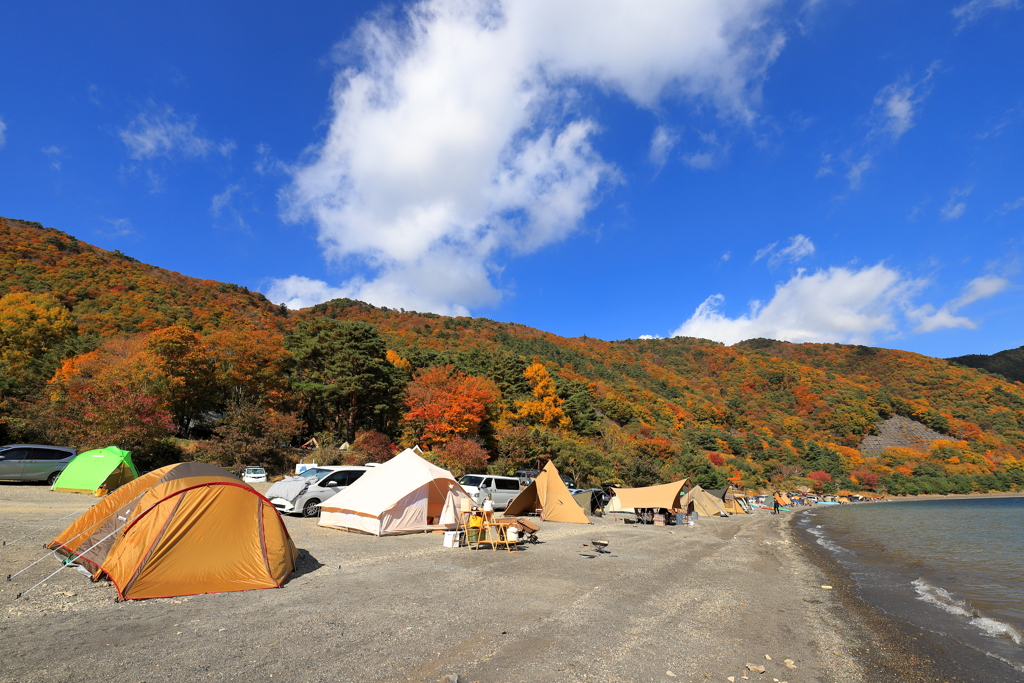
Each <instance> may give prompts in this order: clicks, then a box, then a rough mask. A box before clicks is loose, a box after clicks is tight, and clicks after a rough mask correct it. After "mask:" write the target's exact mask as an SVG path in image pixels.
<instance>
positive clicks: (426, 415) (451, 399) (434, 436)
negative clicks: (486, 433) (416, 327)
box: [403, 365, 501, 447]
mask: <svg viewBox="0 0 1024 683" xmlns="http://www.w3.org/2000/svg"><path fill="white" fill-rule="evenodd" d="M406 392H407V397H406V399H405V404H406V405H407V406H408V407H409V412H408V413H406V414H405V417H404V418H403V419H404V420H405V421H406V422H407V423H409V424H410V426H412V427H413V430H414V432H415V435H416V440H417V441H419V442H420V443H423V444H425V445H427V446H430V447H434V446H435V445H440V444H444V443H447V442H448V441H449V440H451V439H452V438H453V437H456V436H476V435H477V434H479V433H480V425H481V423H482V422H483V421H484V419H486V417H487V409H488V408H489V407H490V406H491V405H492V404H493V403H495V402H496V401H497V400H498V399H499V398H501V393H500V392H499V391H498V387H497V386H495V384H494V382H492V381H491V380H489V379H486V378H484V377H473V376H471V375H467V374H466V373H464V372H460V371H459V370H456V369H455V368H454V367H453V366H451V365H445V366H443V367H432V368H427V369H426V370H422V371H420V372H418V373H416V376H415V378H414V379H413V380H412V382H410V383H409V386H408V387H407V389H406Z"/></svg>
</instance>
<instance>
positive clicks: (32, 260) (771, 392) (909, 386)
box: [0, 218, 1024, 492]
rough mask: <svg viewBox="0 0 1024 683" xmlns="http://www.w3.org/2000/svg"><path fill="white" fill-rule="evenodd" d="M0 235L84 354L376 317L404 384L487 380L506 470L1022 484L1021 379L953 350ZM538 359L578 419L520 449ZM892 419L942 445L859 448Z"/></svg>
mask: <svg viewBox="0 0 1024 683" xmlns="http://www.w3.org/2000/svg"><path fill="white" fill-rule="evenodd" d="M0 240H2V241H3V244H4V245H5V247H4V249H3V251H2V253H0V297H4V295H7V294H10V293H17V292H32V293H39V294H42V293H49V294H51V295H53V296H54V297H56V298H57V299H59V301H60V303H61V304H63V305H64V306H66V307H67V309H68V310H69V311H70V312H71V314H72V316H73V318H74V321H75V322H76V324H77V325H78V333H79V337H80V341H79V342H78V343H76V344H75V345H73V347H69V348H73V349H74V353H75V354H80V353H83V352H86V351H90V350H92V349H93V348H96V347H97V346H98V345H100V344H101V343H102V342H103V340H105V339H112V338H115V337H131V336H133V335H146V334H149V333H152V332H153V331H159V330H162V329H164V328H168V327H170V326H183V327H185V328H188V329H190V330H193V331H194V332H195V333H196V334H197V335H199V337H200V338H202V339H207V338H210V336H211V335H215V333H222V332H223V331H237V332H238V333H240V334H243V335H247V334H256V332H257V331H260V332H261V333H272V334H269V336H268V334H264V335H263V336H262V337H260V339H262V340H264V341H263V342H262V343H270V342H268V341H266V340H267V339H270V338H271V337H273V338H274V339H277V340H278V341H276V342H274V343H276V344H280V343H281V341H280V339H281V338H282V335H284V334H288V333H290V332H292V331H294V330H295V329H296V327H297V325H299V324H300V323H302V322H303V321H311V320H314V319H317V318H331V319H335V320H344V321H359V322H364V323H368V324H369V325H371V326H372V327H373V328H375V329H376V330H378V331H379V334H380V336H381V337H382V338H383V341H384V343H385V344H386V347H387V349H388V352H389V358H390V357H391V355H390V354H393V357H394V359H395V360H394V362H396V363H399V364H401V367H403V368H406V370H407V372H408V376H409V377H410V378H412V377H415V376H416V374H417V373H418V372H419V371H421V370H424V369H427V368H432V367H439V366H451V367H452V368H453V369H454V370H457V371H459V372H461V373H465V374H466V375H470V376H475V377H481V378H487V379H488V380H490V381H492V382H493V383H494V385H495V386H496V387H497V389H498V390H499V391H500V403H499V405H498V408H496V410H498V412H501V413H502V414H503V415H504V417H501V418H500V419H499V418H498V417H494V418H488V419H489V420H491V422H490V423H488V425H487V427H486V428H485V429H482V430H481V432H480V434H481V436H480V439H481V442H482V443H483V445H484V446H485V447H486V449H487V450H488V453H489V454H490V456H491V463H492V467H494V468H498V469H501V468H506V469H507V468H509V467H513V463H515V462H517V460H516V458H519V459H520V461H523V462H526V461H528V460H529V459H531V458H536V457H537V454H543V455H544V456H545V457H547V456H550V457H552V458H554V459H555V460H557V463H558V465H559V467H563V468H567V469H569V470H570V472H571V473H572V474H573V475H574V476H576V477H577V478H578V479H580V480H581V481H590V482H598V481H608V480H618V481H622V482H625V483H628V484H631V485H643V484H645V483H656V482H658V481H665V480H668V479H670V478H673V477H679V476H688V475H693V474H695V473H696V474H699V476H701V477H703V478H704V479H703V480H702V481H704V482H705V483H707V484H709V485H712V484H715V485H718V486H721V485H724V484H725V483H726V480H728V481H731V482H732V483H734V484H736V485H737V486H741V487H742V486H747V487H761V486H766V485H769V484H772V485H778V486H797V485H803V486H812V485H813V486H821V485H823V482H824V486H825V487H826V490H827V489H828V487H833V488H834V487H836V486H838V487H840V488H844V487H851V488H861V487H864V488H876V487H888V488H889V489H890V490H893V491H908V492H914V490H915V489H914V488H913V486H915V485H916V484H908V482H910V481H911V480H913V481H916V482H926V483H927V481H930V480H929V479H928V478H929V477H930V478H931V481H932V484H927V485H928V486H933V485H934V486H933V488H931V489H918V490H935V491H937V492H941V491H942V490H963V491H964V492H966V491H969V490H972V488H973V489H974V490H979V489H983V490H987V489H988V488H1000V487H1001V490H1005V489H1006V488H1007V487H1010V486H1016V485H1017V484H1016V483H1015V482H1016V479H1015V477H1016V478H1019V479H1020V484H1021V485H1022V486H1024V387H1022V386H1021V385H1019V384H1013V383H1011V382H1008V381H1005V380H1003V379H1001V378H999V377H995V376H993V375H990V374H986V373H985V372H981V371H979V370H976V369H973V368H970V367H964V365H963V364H958V362H959V360H958V359H957V363H951V362H947V361H945V360H943V359H939V358H930V357H927V356H922V355H920V354H915V353H910V352H906V351H898V350H890V349H879V348H873V347H866V346H856V345H843V344H792V343H788V342H779V341H774V340H769V339H751V340H746V341H744V342H741V343H738V344H735V345H733V346H731V347H728V346H724V345H723V344H720V343H718V342H714V341H709V340H705V339H695V338H688V337H675V338H670V339H651V340H640V339H629V340H622V341H602V340H598V339H593V338H588V337H577V338H564V337H559V336H557V335H554V334H551V333H548V332H544V331H541V330H537V329H533V328H529V327H526V326H524V325H519V324H515V323H500V322H495V321H493V320H488V319H485V318H469V317H447V316H441V315H436V314H432V313H416V312H412V311H403V310H394V309H389V308H386V307H375V306H372V305H369V304H366V303H363V302H359V301H352V300H348V299H339V300H334V301H329V302H326V303H323V304H319V305H317V306H313V307H311V308H308V309H303V310H301V311H288V310H287V309H285V308H284V307H282V306H276V305H274V304H273V303H271V302H270V301H268V300H267V299H266V297H264V296H263V295H262V294H259V293H258V292H251V291H249V290H247V289H245V288H243V287H239V286H237V285H232V284H227V283H219V282H215V281H211V280H200V279H196V278H190V277H187V276H184V275H181V274H178V273H174V272H172V271H167V270H164V269H161V268H158V267H156V266H150V265H146V264H142V263H139V262H138V261H137V260H135V259H133V258H131V257H130V256H126V255H124V254H121V253H119V252H117V251H114V252H109V251H106V250H103V249H99V248H97V247H94V246H91V245H88V244H86V243H84V242H81V241H80V240H77V239H76V238H74V237H72V236H71V235H68V234H67V233H64V232H62V231H59V230H55V229H53V228H44V227H43V226H41V225H40V224H38V223H33V222H29V221H19V220H14V219H3V218H0ZM0 301H2V299H0ZM0 315H2V310H0ZM274 335H276V336H274ZM1018 351H1019V350H1018ZM1004 353H1008V352H1004ZM281 354H283V355H282V357H284V356H287V351H285V350H281ZM996 355H997V356H998V355H999V354H996ZM531 363H534V364H536V363H539V364H541V365H543V366H544V368H546V371H547V373H549V374H550V376H551V379H552V380H553V382H554V390H555V391H556V392H557V395H556V396H555V397H553V398H552V400H553V405H554V404H557V405H558V406H560V407H561V409H562V410H563V411H564V413H565V416H566V417H567V418H569V420H568V422H567V424H569V425H570V426H569V427H567V428H562V427H559V428H557V429H556V428H553V427H550V428H549V427H540V426H532V427H530V428H529V429H528V430H527V431H528V433H529V434H530V435H531V436H530V438H529V440H528V442H526V441H522V440H520V441H518V442H517V441H516V440H515V439H514V438H512V437H513V436H516V434H515V433H513V432H515V430H514V429H513V428H512V427H509V423H510V421H511V422H515V420H516V419H518V418H515V417H514V411H515V406H516V405H517V402H521V401H523V400H525V399H528V398H529V397H530V396H531V393H530V392H531V389H530V386H529V385H528V384H527V382H526V381H525V379H524V374H523V373H524V370H525V369H526V368H527V366H528V365H530V364H531ZM282 367H286V365H285V366H282ZM282 372H287V370H282ZM51 374H52V370H51ZM2 399H3V396H0V427H2V422H3V419H4V416H3V412H2V411H3V402H2ZM282 400H284V399H282ZM396 400H398V401H399V402H400V401H401V400H402V399H401V397H397V398H396ZM282 405H283V404H282ZM893 416H902V417H904V418H907V419H908V420H913V421H914V422H915V423H917V424H920V425H924V426H926V427H928V428H929V429H931V430H934V431H935V432H937V433H939V434H941V435H942V436H943V437H944V439H943V440H940V441H933V442H931V443H930V444H929V443H928V442H927V441H922V442H921V443H920V444H918V445H917V446H916V447H913V448H911V447H890V448H882V452H881V453H871V452H867V450H861V449H860V448H859V447H860V446H861V444H862V442H863V440H864V438H865V437H866V436H870V435H872V434H875V433H877V431H878V428H877V425H878V424H879V423H880V422H881V421H883V420H885V419H888V418H891V417H893ZM12 424H13V423H12ZM395 430H396V431H394V432H393V433H391V434H389V437H390V438H392V439H394V440H396V441H398V440H399V439H400V438H412V437H407V436H402V434H401V433H399V431H400V425H399V426H398V427H395ZM502 430H504V431H502ZM310 435H311V434H310V433H307V434H305V435H304V436H305V437H308V436H310ZM894 443H895V442H894ZM868 450H871V449H868ZM524 453H528V454H529V455H524ZM947 480H948V481H947ZM943 482H946V483H943ZM949 482H953V483H952V484H950V483H949ZM943 486H946V487H947V488H946V489H943V488H942V487H943ZM950 486H952V488H948V487H950ZM715 487H716V486H711V488H715ZM935 487H937V488H935ZM965 487H966V488H965Z"/></svg>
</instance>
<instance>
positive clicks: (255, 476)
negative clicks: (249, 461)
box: [242, 467, 267, 484]
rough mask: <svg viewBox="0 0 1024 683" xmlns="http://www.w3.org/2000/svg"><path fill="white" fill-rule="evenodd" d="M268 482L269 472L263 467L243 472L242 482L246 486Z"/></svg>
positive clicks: (247, 468)
mask: <svg viewBox="0 0 1024 683" xmlns="http://www.w3.org/2000/svg"><path fill="white" fill-rule="evenodd" d="M266 480H267V471H266V470H265V469H263V468H262V467H246V468H245V471H244V472H242V481H244V482H245V483H246V484H259V483H260V482H264V481H266Z"/></svg>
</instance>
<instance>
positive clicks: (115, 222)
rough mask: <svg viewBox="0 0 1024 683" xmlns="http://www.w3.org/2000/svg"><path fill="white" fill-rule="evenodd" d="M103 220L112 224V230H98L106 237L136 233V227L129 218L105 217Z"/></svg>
mask: <svg viewBox="0 0 1024 683" xmlns="http://www.w3.org/2000/svg"><path fill="white" fill-rule="evenodd" d="M102 220H103V222H104V223H109V224H110V230H100V231H98V233H99V234H101V235H104V236H106V237H125V236H126V235H134V234H135V228H134V226H132V222H131V220H130V219H128V218H103V219H102Z"/></svg>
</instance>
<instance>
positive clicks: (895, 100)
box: [871, 62, 939, 140]
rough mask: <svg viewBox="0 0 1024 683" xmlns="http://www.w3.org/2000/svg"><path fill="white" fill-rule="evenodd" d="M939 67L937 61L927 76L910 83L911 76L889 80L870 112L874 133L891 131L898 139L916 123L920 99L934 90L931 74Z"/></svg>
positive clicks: (879, 92)
mask: <svg viewBox="0 0 1024 683" xmlns="http://www.w3.org/2000/svg"><path fill="white" fill-rule="evenodd" d="M938 68H939V63H938V62H934V63H932V65H931V66H930V67H928V72H927V73H926V74H925V77H924V78H922V79H921V80H920V81H918V82H917V83H911V82H910V77H909V76H903V77H902V78H900V79H899V80H897V81H896V82H895V83H890V84H889V85H887V86H885V87H884V88H882V89H881V90H879V91H878V94H877V95H875V106H874V109H873V110H872V112H871V119H872V121H873V126H872V131H871V134H872V135H881V134H888V135H890V136H891V137H892V139H893V140H898V139H899V138H901V137H902V136H903V134H904V133H906V132H907V131H908V130H910V129H911V128H913V126H914V117H915V116H916V115H917V110H918V109H919V107H920V105H921V103H922V102H923V101H924V99H925V97H927V96H928V94H929V93H930V92H931V85H930V83H931V80H932V76H933V75H934V74H935V72H936V71H937V70H938Z"/></svg>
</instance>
